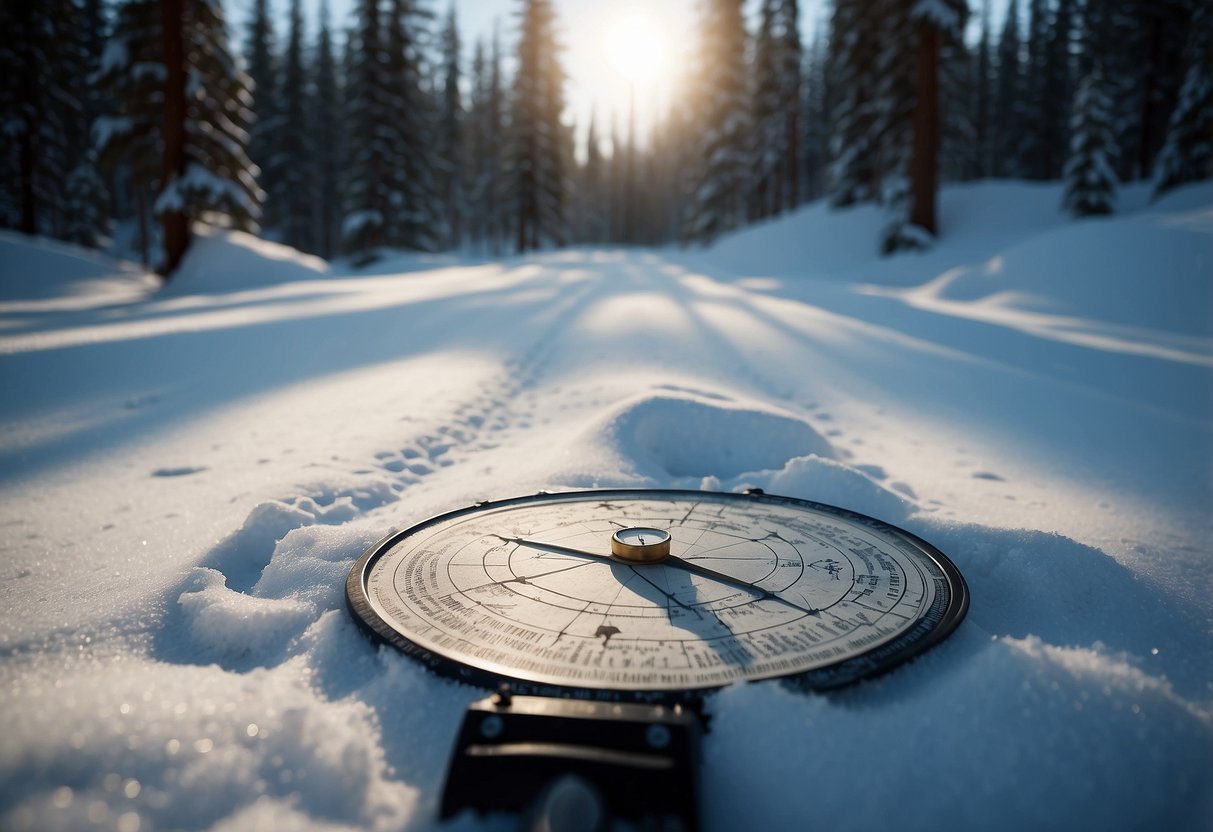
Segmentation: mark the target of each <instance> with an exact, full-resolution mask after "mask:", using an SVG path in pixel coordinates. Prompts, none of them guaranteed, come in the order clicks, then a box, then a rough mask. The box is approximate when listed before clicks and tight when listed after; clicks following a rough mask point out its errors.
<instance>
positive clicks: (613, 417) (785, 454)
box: [593, 393, 834, 481]
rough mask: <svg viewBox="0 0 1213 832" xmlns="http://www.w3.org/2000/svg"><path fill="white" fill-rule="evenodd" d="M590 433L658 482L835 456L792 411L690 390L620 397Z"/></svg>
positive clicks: (731, 474)
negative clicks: (801, 459)
mask: <svg viewBox="0 0 1213 832" xmlns="http://www.w3.org/2000/svg"><path fill="white" fill-rule="evenodd" d="M593 431H594V432H595V433H596V434H598V435H599V436H601V437H602V438H603V440H604V441H605V443H606V444H607V445H608V446H609V447H610V448H612V449H613V450H614V451H615V452H616V453H617V454H618V455H619V456H620V457H623V458H625V459H628V460H631V461H632V462H633V464H634V466H635V467H636V469H637V472H638V473H640V474H641V475H643V476H646V477H649V478H652V479H654V480H659V481H665V480H667V479H669V478H670V477H674V478H682V477H694V478H697V479H698V478H702V477H718V478H721V479H726V478H730V477H734V476H736V475H738V474H741V473H743V472H745V471H755V470H761V469H767V468H779V467H782V466H783V465H784V463H786V462H787V461H788V460H789V459H792V458H794V457H799V456H807V455H809V454H817V455H818V456H825V457H832V456H834V450H833V448H832V447H831V445H830V443H829V442H828V441H827V440H826V439H825V438H823V437H822V436H821V435H820V434H819V433H817V431H816V430H814V429H813V428H812V427H811V426H810V425H809V424H808V423H807V422H805V421H804V420H803V419H800V418H798V417H796V416H794V415H792V414H789V413H785V412H781V411H778V410H775V409H773V408H768V407H765V406H763V405H758V404H739V403H737V402H734V401H730V400H726V399H709V398H706V397H701V396H698V395H695V394H692V393H685V394H679V395H671V394H656V395H649V396H644V397H642V398H638V399H632V400H630V401H626V402H624V403H623V404H621V405H620V406H618V408H617V409H616V410H615V411H614V412H613V413H611V414H610V415H608V416H607V417H605V419H604V420H603V421H602V422H601V423H600V424H598V425H596V426H595V427H594V428H593Z"/></svg>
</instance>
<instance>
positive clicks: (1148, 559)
mask: <svg viewBox="0 0 1213 832" xmlns="http://www.w3.org/2000/svg"><path fill="white" fill-rule="evenodd" d="M1147 194H1148V188H1144V187H1143V189H1141V190H1140V191H1139V190H1134V189H1126V190H1124V191H1123V192H1122V194H1121V199H1120V201H1119V203H1118V204H1119V205H1120V207H1121V211H1120V213H1118V214H1116V215H1114V216H1111V217H1106V218H1098V219H1086V220H1071V219H1069V218H1066V217H1064V216H1062V215H1061V214H1060V212H1059V210H1058V206H1059V204H1060V201H1061V189H1060V187H1059V186H1057V185H1046V184H1035V185H1029V184H1023V183H1011V182H984V183H976V184H972V185H967V186H963V187H955V188H950V189H948V190H946V191H945V192H944V194H943V198H942V202H941V206H940V223H941V233H942V235H941V237H940V238H939V239H938V241H937V242H936V243H935V244H934V246H933V247H932V248H931V249H930V250H929V251H925V252H921V253H919V252H916V253H913V254H907V255H903V256H900V257H896V258H891V259H882V258H879V257H877V256H875V254H874V248H875V241H876V239H877V234H878V233H879V229H880V228H881V226H882V225H883V223H884V222H885V219H886V218H885V217H884V216H883V214H882V212H880V211H879V210H875V209H870V208H866V207H859V208H854V209H849V210H844V211H833V212H832V211H829V210H827V209H826V208H825V207H824V206H822V205H811V206H807V207H806V208H805V209H803V210H802V211H800V212H798V213H796V214H795V215H793V216H789V217H784V218H781V219H778V220H775V221H772V222H770V223H767V224H764V225H761V226H758V227H755V228H751V229H748V230H746V231H744V232H741V233H737V234H734V235H731V236H729V237H726V238H724V239H722V240H721V241H720V242H719V244H718V245H716V246H714V247H712V248H709V249H706V250H705V249H691V250H687V251H678V250H659V251H642V250H633V251H609V250H595V249H579V250H572V251H563V252H554V253H549V254H545V255H540V256H534V257H529V258H511V259H506V260H504V261H501V262H472V261H464V262H459V261H458V260H457V259H456V258H451V257H432V256H421V255H408V254H401V255H399V256H388V257H385V258H383V259H382V260H380V261H378V262H377V263H376V264H374V266H373V267H372V268H370V269H368V270H366V271H356V270H354V269H352V268H351V267H350V266H349V265H348V264H344V263H341V262H336V263H333V264H328V263H324V262H323V261H320V260H317V259H316V258H312V257H308V256H304V255H300V254H298V253H297V252H294V251H292V250H290V249H287V248H284V247H282V246H279V245H277V244H274V243H269V242H265V241H262V240H258V239H256V238H253V237H250V236H248V235H245V234H241V233H239V232H232V231H210V232H207V233H206V234H205V235H204V236H203V237H201V238H200V239H199V240H197V241H196V243H195V246H194V248H192V249H191V251H190V253H189V254H188V255H187V257H186V260H185V262H184V265H183V269H182V271H181V272H180V273H179V275H178V276H177V277H176V278H175V279H174V281H173V282H170V283H169V284H168V285H167V286H166V287H165V288H164V289H162V290H159V291H156V290H155V289H154V287H155V280H154V278H152V277H151V276H149V275H145V274H142V273H140V272H138V271H137V270H135V269H134V268H133V267H130V266H127V265H123V264H118V263H115V262H112V261H108V260H106V259H105V258H103V257H100V256H98V255H95V254H90V253H86V252H84V251H82V250H79V249H75V248H71V247H68V246H63V245H60V244H55V243H50V242H44V241H30V240H28V239H26V238H23V237H19V236H17V235H8V234H6V235H3V236H0V379H2V381H3V389H4V395H3V396H0V529H2V530H3V531H2V533H0V548H3V550H4V551H3V558H2V559H0V655H2V656H3V658H2V659H0V690H3V691H4V694H3V697H4V698H3V704H4V706H3V708H0V734H2V735H3V736H4V738H5V741H4V743H3V744H0V827H2V828H5V829H15V830H20V829H36V830H56V829H80V828H86V827H92V826H100V827H101V828H110V829H120V830H127V832H130V830H141V832H146V830H149V829H217V830H243V829H252V828H261V827H263V826H265V827H270V826H271V825H272V826H273V827H274V828H282V829H301V830H302V829H320V830H347V829H373V830H397V829H402V828H406V827H407V828H410V829H433V828H438V822H437V819H436V807H437V800H438V795H439V791H440V789H441V782H442V776H443V771H444V769H445V765H446V759H447V755H448V753H449V751H450V746H451V743H452V741H453V740H454V736H455V732H456V730H457V727H458V722H459V719H460V716H461V714H462V710H463V708H464V707H465V706H466V705H467V703H469V702H470V701H472V700H474V699H476V698H479V697H480V696H481V695H482V693H481V692H480V691H478V690H475V689H472V688H468V687H463V686H460V685H458V684H456V683H454V682H451V681H447V680H444V679H441V678H438V677H436V676H433V675H431V674H430V673H428V672H427V671H426V670H424V669H423V668H422V667H420V666H419V665H417V664H415V663H414V662H411V661H410V660H408V659H407V658H405V657H403V656H401V655H398V654H397V653H396V652H394V651H393V650H391V649H388V648H379V647H375V646H373V645H371V644H370V643H369V642H368V641H367V640H366V639H365V638H364V637H363V636H362V635H361V633H360V632H359V631H358V629H357V628H356V627H355V626H354V624H353V623H352V621H351V620H350V617H349V615H348V613H347V612H346V610H345V608H344V600H343V591H344V579H345V575H346V573H347V571H348V569H349V567H350V565H351V564H352V563H353V561H354V559H355V558H356V557H357V556H358V555H359V554H360V553H361V552H362V551H363V550H364V549H365V548H366V547H367V546H369V545H370V544H371V543H372V542H374V541H375V540H377V539H379V538H381V537H382V536H384V535H386V534H388V533H389V532H391V531H393V530H397V529H400V528H404V527H405V526H407V525H409V524H412V523H414V522H417V521H419V520H422V519H424V518H426V517H428V516H431V515H433V514H436V513H438V512H441V511H445V510H448V509H451V508H456V507H459V506H462V505H466V504H469V503H472V502H475V501H477V500H481V499H491V498H500V497H508V496H514V495H520V494H527V493H533V492H536V491H538V490H540V489H552V490H566V489H575V488H585V487H595V486H604V487H611V486H621V487H628V486H652V487H684V488H685V487H689V488H700V487H702V488H708V489H714V490H735V489H742V488H745V487H750V486H757V487H762V488H765V489H766V490H768V491H769V492H772V493H782V494H788V495H791V496H798V497H805V498H809V499H814V500H820V501H823V502H827V503H833V504H836V505H843V506H846V507H848V508H852V509H855V510H858V511H861V512H866V513H870V514H873V515H875V516H878V517H881V518H883V519H885V520H888V521H890V522H893V523H896V524H899V525H902V526H904V527H906V528H908V529H909V530H911V531H913V532H914V533H916V534H919V535H921V536H922V537H924V538H926V539H927V540H929V541H931V542H932V543H934V544H935V545H936V546H938V547H939V548H940V549H941V550H943V551H944V552H946V553H947V554H948V555H949V556H950V557H951V558H952V559H953V560H954V561H955V562H956V563H957V564H958V566H959V567H960V569H961V570H962V572H963V573H964V575H965V577H966V579H967V580H968V582H969V585H970V589H971V591H972V606H971V610H970V612H969V615H968V617H967V619H966V620H965V622H964V623H963V624H962V625H961V627H960V628H959V629H958V630H957V632H956V633H955V634H954V635H953V636H952V637H951V638H949V639H948V640H947V641H946V642H945V643H943V644H941V645H940V646H938V647H936V648H934V649H932V650H931V651H930V652H928V653H927V654H925V655H924V656H922V657H921V658H919V659H918V660H916V661H914V662H912V663H911V664H909V665H906V666H904V667H902V668H900V669H898V670H896V671H894V672H893V673H891V674H889V675H887V676H884V677H881V678H880V679H876V680H872V681H870V682H865V683H862V684H860V685H858V686H855V687H853V688H850V689H847V690H844V691H839V692H835V693H830V694H819V695H807V694H804V693H800V692H795V691H793V690H790V689H788V688H785V687H783V686H781V685H780V684H778V683H770V682H768V683H758V684H753V685H743V686H736V687H732V688H729V689H726V690H725V691H723V692H721V693H719V694H718V695H716V696H714V697H712V698H711V699H710V701H709V702H708V710H709V711H710V713H711V715H712V722H711V731H710V733H709V734H708V735H707V738H706V742H705V748H704V761H703V766H702V770H701V782H702V803H703V809H704V828H705V829H707V830H726V829H740V828H757V829H763V828H767V829H799V828H830V829H837V830H863V829H872V828H883V827H885V826H888V825H890V824H891V823H895V824H897V825H898V826H900V827H904V828H907V829H928V828H939V827H944V828H981V829H994V830H1003V829H1006V830H1011V829H1015V830H1018V829H1022V828H1033V829H1059V830H1060V829H1066V830H1069V829H1074V828H1098V829H1140V828H1162V829H1175V830H1203V829H1207V828H1208V825H1209V822H1210V818H1213V766H1210V765H1209V761H1210V749H1211V748H1213V682H1211V680H1210V674H1209V668H1210V667H1213V580H1211V578H1210V576H1211V574H1213V571H1211V569H1210V557H1211V556H1213V551H1211V547H1210V544H1209V542H1208V541H1209V540H1210V539H1213V537H1211V535H1213V520H1211V518H1210V514H1209V510H1208V509H1209V506H1210V505H1213V466H1211V465H1210V460H1211V459H1213V419H1211V418H1210V414H1211V409H1210V405H1211V403H1213V313H1211V305H1210V299H1211V291H1213V290H1211V288H1210V280H1211V276H1213V270H1211V269H1210V259H1209V258H1210V255H1211V254H1213V210H1211V206H1213V200H1211V199H1210V196H1211V194H1210V192H1209V188H1208V186H1207V185H1202V186H1192V187H1188V188H1183V189H1180V190H1178V191H1176V192H1175V193H1173V194H1171V195H1168V197H1167V198H1165V199H1163V200H1161V201H1159V202H1157V203H1154V204H1149V203H1147V202H1146V195H1147ZM443 828H454V829H482V828H483V829H500V828H507V824H506V822H505V821H504V820H503V819H501V818H490V819H479V820H478V819H476V818H473V817H470V816H465V817H462V818H459V819H457V820H456V821H455V822H454V823H453V824H451V825H450V826H449V827H443Z"/></svg>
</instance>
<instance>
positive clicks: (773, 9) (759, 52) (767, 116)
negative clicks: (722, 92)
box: [749, 0, 784, 220]
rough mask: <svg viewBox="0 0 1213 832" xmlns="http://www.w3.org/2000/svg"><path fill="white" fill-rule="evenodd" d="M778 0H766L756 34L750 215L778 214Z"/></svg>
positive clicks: (780, 121) (780, 102) (780, 135)
mask: <svg viewBox="0 0 1213 832" xmlns="http://www.w3.org/2000/svg"><path fill="white" fill-rule="evenodd" d="M777 3H778V0H762V7H761V9H760V11H759V24H758V32H757V34H756V35H755V36H754V63H753V67H754V68H753V72H752V74H751V81H750V94H749V99H750V137H751V141H752V148H751V151H750V154H751V158H750V162H749V166H750V171H751V174H750V176H751V183H750V200H749V203H750V204H749V217H750V219H751V220H755V219H763V218H764V217H768V216H771V215H772V214H774V213H777V211H778V207H777V203H778V199H777V197H776V195H775V191H776V188H777V187H778V185H779V183H780V181H781V177H780V174H781V171H780V169H779V168H780V162H781V161H782V156H783V153H782V150H783V144H784V123H783V97H782V93H783V90H782V89H781V84H780V80H781V79H780V76H779V67H778V63H779V49H780V43H779V40H778V39H777V36H776V33H775V27H776V26H777V25H778V23H777V21H776V14H777V11H778V10H777Z"/></svg>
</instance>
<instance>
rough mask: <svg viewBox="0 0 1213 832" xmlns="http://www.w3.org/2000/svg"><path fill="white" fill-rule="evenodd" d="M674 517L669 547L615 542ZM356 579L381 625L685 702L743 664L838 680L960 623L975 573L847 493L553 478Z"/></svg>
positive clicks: (523, 683) (410, 641) (441, 646)
mask: <svg viewBox="0 0 1213 832" xmlns="http://www.w3.org/2000/svg"><path fill="white" fill-rule="evenodd" d="M629 530H631V531H632V532H636V531H643V532H645V533H647V532H648V531H649V530H658V531H660V532H662V533H667V532H668V535H669V538H668V540H667V541H665V543H664V546H665V549H666V551H668V552H669V555H668V556H665V555H663V556H662V557H661V558H660V559H658V560H654V561H651V562H647V561H645V560H643V559H635V558H622V557H619V556H618V554H616V555H612V550H613V545H614V547H615V549H616V551H622V550H619V549H618V544H617V543H615V544H613V543H612V537H613V535H614V534H615V533H616V532H619V531H622V533H623V535H624V537H625V539H626V538H627V534H628V531H629ZM346 598H347V601H348V603H349V606H350V609H351V611H352V612H353V613H354V616H355V619H356V620H357V621H358V622H359V623H360V624H361V625H362V626H363V627H364V628H365V629H366V630H367V631H369V632H370V633H371V634H372V635H373V636H374V637H375V638H377V639H379V640H382V641H385V642H387V643H389V644H392V645H393V646H395V647H397V648H399V649H400V650H402V651H403V652H405V653H406V654H408V655H409V656H412V657H413V658H415V659H417V660H419V661H421V662H423V663H424V664H426V665H427V666H429V667H431V668H432V669H434V670H436V671H438V672H441V673H443V674H445V675H449V676H453V677H455V678H457V679H460V680H462V681H465V682H468V683H471V684H476V685H480V686H484V687H496V686H497V685H499V684H501V683H503V682H508V683H509V684H511V685H512V686H513V688H514V690H515V691H516V692H518V693H522V694H537V695H562V696H574V697H583V698H593V699H607V700H631V701H647V702H663V701H669V702H674V701H680V700H686V699H692V698H697V697H699V696H701V695H702V694H703V693H705V692H707V691H710V690H713V689H717V688H720V687H723V686H725V685H727V684H730V683H732V682H734V681H738V680H750V681H754V680H759V679H769V678H787V679H788V680H789V681H791V682H793V683H794V684H797V685H801V686H804V687H807V688H810V689H828V688H833V687H838V686H841V685H845V684H849V683H851V682H854V681H857V680H859V679H862V678H866V677H869V676H873V675H877V674H879V673H882V672H885V671H887V670H890V669H892V668H893V667H895V666H897V665H898V664H900V663H902V662H904V661H906V660H908V659H910V658H912V657H914V656H915V655H917V654H918V653H920V652H922V651H923V650H926V649H927V648H929V647H931V646H932V645H934V644H936V643H938V642H939V641H941V640H942V639H944V638H946V637H947V635H949V634H950V633H951V632H952V631H953V630H954V629H955V628H956V627H957V625H958V624H959V623H960V621H961V620H962V619H963V618H964V615H965V613H966V611H967V609H968V601H969V595H968V589H967V587H966V585H965V582H964V579H963V578H962V577H961V575H960V572H959V571H958V570H957V569H956V567H955V566H954V565H953V564H952V562H951V561H950V560H949V559H948V558H947V557H946V556H944V555H943V554H942V553H941V552H940V551H939V550H938V549H936V548H935V547H933V546H931V545H930V544H929V543H927V542H926V541H924V540H922V539H921V538H919V537H916V536H915V535H913V534H910V533H909V532H906V531H904V530H902V529H899V528H897V527H895V526H892V525H890V524H888V523H885V522H883V521H880V520H877V519H874V518H872V517H867V516H865V515H862V514H858V513H855V512H852V511H849V510H847V509H842V508H837V507H834V506H829V505H825V504H822V503H815V502H811V501H808V500H800V499H795V498H791V497H777V496H773V495H768V494H760V493H754V494H726V493H714V492H704V491H674V490H630V489H621V490H614V489H612V490H595V491H575V492H567V493H554V494H549V493H541V494H536V495H534V496H528V497H517V498H513V499H507V500H500V501H496V502H487V503H479V504H477V505H475V506H469V507H467V508H462V509H458V510H456V511H451V512H448V513H446V514H442V515H439V516H437V517H434V518H432V519H430V520H426V521H424V522H422V523H419V524H417V525H415V526H412V527H411V528H408V529H405V530H404V531H402V532H399V533H396V534H393V535H391V536H389V537H387V538H386V539H384V540H382V541H380V542H379V543H376V544H375V545H374V546H372V547H371V548H369V549H368V550H367V551H366V552H365V553H364V554H363V555H362V557H361V558H359V559H358V561H357V562H356V563H355V564H354V567H353V568H352V569H351V570H350V573H349V577H348V579H347V581H346Z"/></svg>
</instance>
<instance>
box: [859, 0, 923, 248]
mask: <svg viewBox="0 0 1213 832" xmlns="http://www.w3.org/2000/svg"><path fill="white" fill-rule="evenodd" d="M914 3H915V0H879V2H878V3H877V5H876V9H877V14H878V19H879V20H880V28H879V29H878V30H877V51H876V87H875V93H874V96H873V100H872V104H873V119H872V128H871V129H872V136H873V141H874V149H875V163H876V179H877V182H878V183H879V202H880V203H881V204H882V205H884V206H886V208H887V209H888V211H889V214H890V216H891V220H890V222H889V224H888V226H887V227H886V228H885V230H884V232H883V235H882V239H881V250H882V251H884V252H886V253H888V252H891V251H895V250H897V249H899V248H911V247H914V246H915V245H916V241H917V240H918V239H919V238H920V236H921V235H919V234H916V233H915V234H906V233H905V231H904V229H905V227H906V220H907V209H908V199H909V197H910V160H911V157H912V152H913V149H914V124H913V116H914V108H915V104H916V101H917V90H916V87H915V83H916V73H915V61H916V60H917V58H918V40H919V33H918V32H917V31H915V28H914V24H913V21H912V20H911V18H910V10H911V8H912V7H913V5H914ZM911 33H913V34H911ZM936 60H938V55H936Z"/></svg>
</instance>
